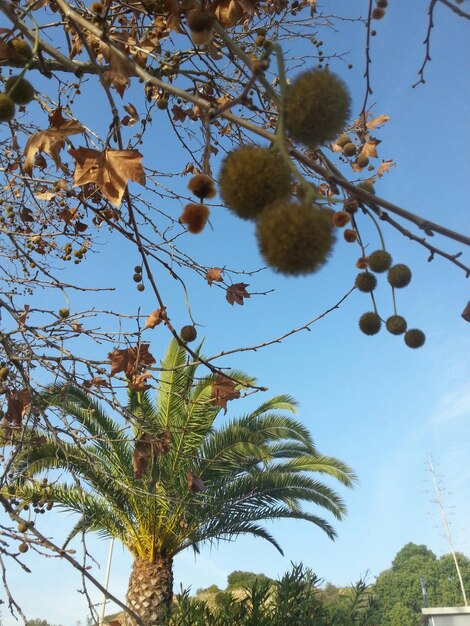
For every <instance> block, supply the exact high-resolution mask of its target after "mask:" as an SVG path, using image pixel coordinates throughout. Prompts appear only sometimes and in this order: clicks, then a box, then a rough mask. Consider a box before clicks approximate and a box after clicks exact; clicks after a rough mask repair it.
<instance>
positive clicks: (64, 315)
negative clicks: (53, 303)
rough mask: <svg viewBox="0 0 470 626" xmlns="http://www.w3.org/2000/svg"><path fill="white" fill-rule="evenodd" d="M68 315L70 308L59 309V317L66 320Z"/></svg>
mask: <svg viewBox="0 0 470 626" xmlns="http://www.w3.org/2000/svg"><path fill="white" fill-rule="evenodd" d="M69 315H70V309H66V308H64V309H59V317H61V318H62V319H63V320H66V319H67V318H68V316H69Z"/></svg>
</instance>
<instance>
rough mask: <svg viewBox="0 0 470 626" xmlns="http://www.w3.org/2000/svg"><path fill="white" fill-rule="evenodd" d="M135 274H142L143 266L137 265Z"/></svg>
mask: <svg viewBox="0 0 470 626" xmlns="http://www.w3.org/2000/svg"><path fill="white" fill-rule="evenodd" d="M134 272H135V273H136V274H142V266H141V265H136V266H135V267H134Z"/></svg>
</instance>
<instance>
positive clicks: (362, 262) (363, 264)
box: [356, 256, 368, 270]
mask: <svg viewBox="0 0 470 626" xmlns="http://www.w3.org/2000/svg"><path fill="white" fill-rule="evenodd" d="M356 267H357V269H358V270H365V269H367V267H368V265H367V259H366V257H365V256H360V257H359V258H358V260H357V261H356Z"/></svg>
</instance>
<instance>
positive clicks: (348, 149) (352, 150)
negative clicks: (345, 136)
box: [343, 142, 357, 157]
mask: <svg viewBox="0 0 470 626" xmlns="http://www.w3.org/2000/svg"><path fill="white" fill-rule="evenodd" d="M356 152H357V148H356V146H355V145H354V144H353V143H352V142H351V143H347V144H346V145H345V146H343V154H344V156H347V157H352V156H354V155H355V154H356Z"/></svg>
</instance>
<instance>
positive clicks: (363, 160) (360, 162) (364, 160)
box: [356, 156, 369, 167]
mask: <svg viewBox="0 0 470 626" xmlns="http://www.w3.org/2000/svg"><path fill="white" fill-rule="evenodd" d="M356 165H357V166H358V167H367V165H369V157H366V156H359V157H357V159H356Z"/></svg>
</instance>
